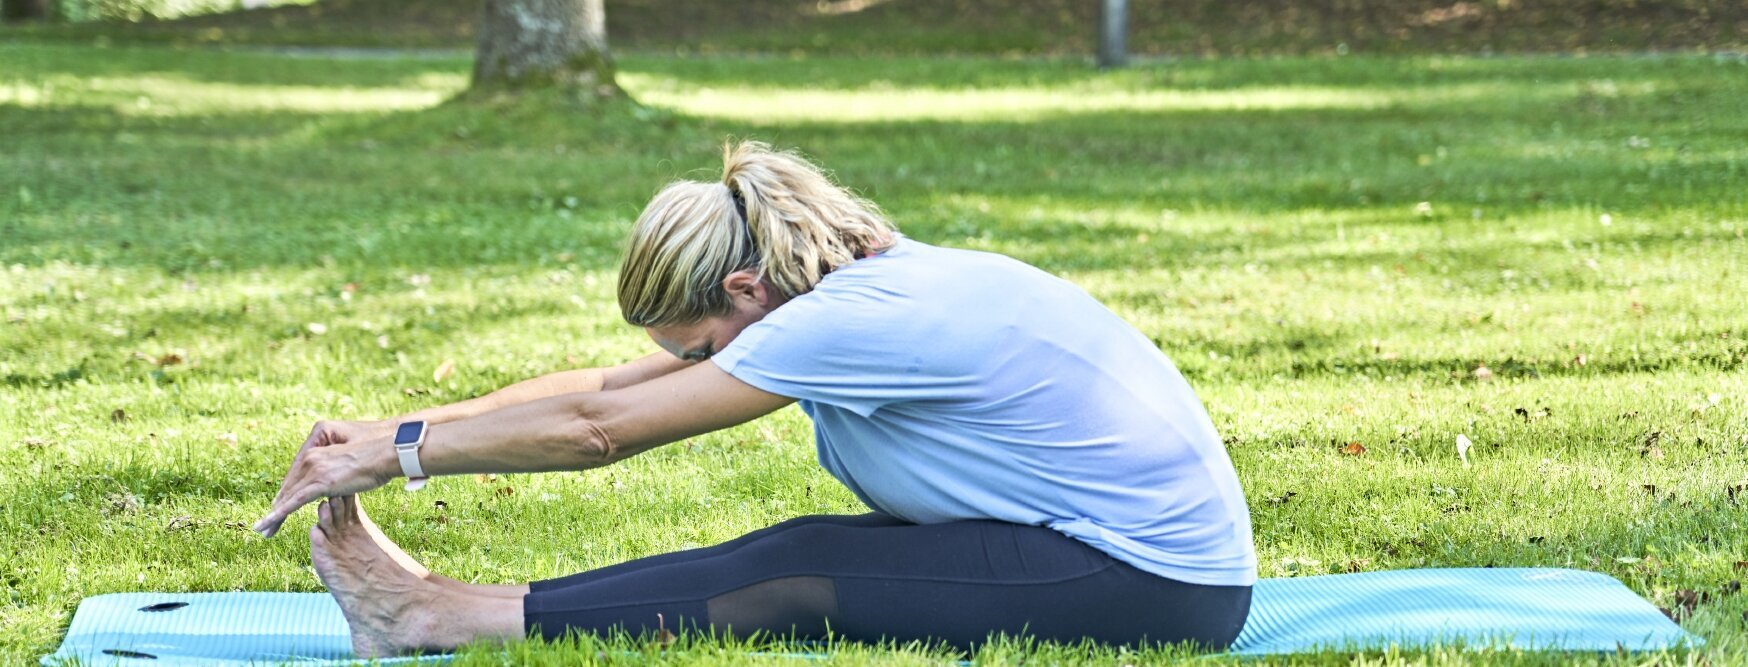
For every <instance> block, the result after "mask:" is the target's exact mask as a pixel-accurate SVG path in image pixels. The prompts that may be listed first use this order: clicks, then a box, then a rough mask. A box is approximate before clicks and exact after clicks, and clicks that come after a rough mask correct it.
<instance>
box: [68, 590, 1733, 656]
mask: <svg viewBox="0 0 1748 667" xmlns="http://www.w3.org/2000/svg"><path fill="white" fill-rule="evenodd" d="M1455 642H1462V643H1464V644H1466V645H1469V646H1498V647H1505V646H1509V647H1515V648H1521V649H1529V650H1564V651H1616V650H1621V649H1625V650H1628V651H1651V650H1657V649H1664V648H1674V647H1677V646H1682V645H1687V646H1692V647H1697V646H1699V645H1700V644H1702V643H1703V642H1702V641H1701V640H1700V639H1699V638H1698V637H1695V636H1694V635H1691V634H1689V633H1687V632H1686V631H1685V630H1682V629H1681V627H1680V626H1678V625H1676V624H1675V623H1673V622H1671V621H1670V620H1669V619H1668V618H1666V617H1664V616H1663V614H1662V612H1660V611H1658V610H1657V608H1656V607H1653V606H1651V604H1650V603H1649V602H1646V601H1645V600H1643V599H1641V598H1640V597H1639V596H1638V595H1636V594H1634V593H1633V592H1632V591H1631V590H1628V589H1627V587H1626V586H1623V585H1621V583H1620V582H1618V581H1615V580H1614V579H1613V578H1611V577H1608V576H1607V575H1603V574H1597V573H1595V572H1584V571H1581V570H1562V569H1545V568H1499V569H1491V568H1475V569H1426V570H1397V571H1392V572H1367V573H1361V574H1334V575H1326V576H1317V577H1298V578H1292V579H1265V580H1263V581H1261V582H1258V583H1257V585H1256V588H1255V591H1254V594H1253V601H1252V603H1251V608H1250V619H1249V621H1248V622H1247V623H1246V624H1245V628H1244V632H1243V633H1241V634H1240V635H1239V637H1238V641H1237V642H1235V643H1234V645H1233V647H1232V649H1231V651H1232V652H1233V653H1236V654H1239V655H1276V654H1285V653H1297V652H1303V651H1313V650H1317V649H1320V648H1335V649H1350V650H1352V649H1359V648H1367V647H1371V648H1379V647H1387V646H1389V645H1391V644H1397V645H1401V646H1405V647H1414V646H1428V645H1433V644H1439V643H1455ZM351 653H352V642H351V639H350V638H349V634H348V632H347V629H346V619H345V618H344V617H342V616H341V615H340V609H339V607H337V606H335V605H334V602H333V599H332V598H330V597H329V596H328V595H327V594H325V593H182V594H176V593H116V594H111V595H98V596H94V597H90V598H86V599H85V601H84V602H82V603H80V605H79V610H78V611H77V612H75V613H74V614H73V623H72V625H71V627H69V628H68V629H67V637H66V639H65V640H64V641H63V642H62V643H61V648H60V650H58V651H55V652H54V653H53V654H50V655H47V656H44V657H43V659H42V662H43V664H44V665H58V664H60V663H62V662H64V661H69V660H74V659H77V660H79V661H80V662H81V664H84V665H123V666H134V665H156V666H164V665H249V664H255V665H273V664H292V665H298V666H304V665H328V664H334V665H341V664H349V662H350V660H349V658H350V656H351ZM442 661H444V657H443V656H433V657H428V658H424V659H423V660H421V661H419V662H420V664H436V663H440V662H442ZM381 662H382V664H411V663H413V662H414V659H412V658H399V659H393V660H384V661H381Z"/></svg>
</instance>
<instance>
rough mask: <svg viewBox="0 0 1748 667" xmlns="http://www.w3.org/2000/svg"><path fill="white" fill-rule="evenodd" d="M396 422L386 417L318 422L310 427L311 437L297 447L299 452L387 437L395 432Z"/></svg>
mask: <svg viewBox="0 0 1748 667" xmlns="http://www.w3.org/2000/svg"><path fill="white" fill-rule="evenodd" d="M394 429H395V422H394V421H392V420H388V419H384V420H380V421H357V422H348V421H328V420H323V421H319V422H316V425H315V428H312V429H310V437H309V438H307V439H305V440H304V441H303V446H302V447H299V448H297V453H298V454H300V455H301V454H303V453H304V450H307V449H309V448H311V447H326V446H328V445H344V444H346V443H348V442H359V441H362V440H367V439H369V438H375V437H386V436H388V435H389V434H391V433H394Z"/></svg>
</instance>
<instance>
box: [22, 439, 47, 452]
mask: <svg viewBox="0 0 1748 667" xmlns="http://www.w3.org/2000/svg"><path fill="white" fill-rule="evenodd" d="M47 446H49V441H47V440H44V439H42V438H25V439H24V448H25V449H42V448H44V447H47Z"/></svg>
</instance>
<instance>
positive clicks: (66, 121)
mask: <svg viewBox="0 0 1748 667" xmlns="http://www.w3.org/2000/svg"><path fill="white" fill-rule="evenodd" d="M468 64H469V63H468V62H467V61H466V60H465V59H424V60H404V61H397V60H382V61H378V60H343V61H339V60H321V59H313V58H294V57H288V56H283V55H270V54H260V53H223V52H217V51H198V50H197V51H185V50H176V49H170V48H125V49H124V48H107V49H106V48H94V47H91V46H85V45H65V44H58V45H57V44H32V43H28V42H18V41H13V42H10V43H5V44H0V128H4V131H3V133H0V310H3V316H4V321H3V322H0V378H3V381H0V499H3V502H0V545H4V546H3V551H4V556H3V557H0V586H3V587H4V591H5V596H6V597H5V604H4V605H0V663H6V664H22V663H25V662H27V661H32V660H34V659H35V658H36V656H38V655H41V654H43V653H46V652H49V651H50V650H52V649H53V647H54V646H55V644H56V643H57V642H58V641H59V638H60V634H61V633H62V632H63V631H64V629H65V626H66V623H67V622H68V620H69V618H70V616H71V613H72V611H73V609H74V607H75V606H76V605H77V604H78V602H79V600H80V599H81V598H83V597H85V596H88V595H95V594H100V593H108V592H118V591H145V590H153V591H225V590H264V591H276V590H283V591H318V590H321V586H320V584H319V582H318V581H317V580H316V578H315V576H314V574H313V572H312V571H311V570H310V569H309V567H308V543H307V538H305V537H304V535H303V533H304V530H300V528H301V529H307V528H308V526H309V523H310V521H311V518H310V517H311V514H310V513H309V512H300V513H299V514H298V515H296V516H294V517H293V519H292V520H291V522H289V523H288V526H287V530H286V531H285V532H284V533H283V534H282V536H280V537H277V538H274V539H272V540H263V539H261V538H260V537H258V536H256V535H254V534H253V533H250V532H249V531H248V530H247V529H246V526H247V525H248V524H249V523H250V522H252V521H253V520H254V519H256V518H258V517H259V516H260V515H261V514H262V513H263V512H264V511H265V509H266V507H267V505H268V502H269V500H270V499H271V497H272V495H273V493H274V491H275V489H276V488H277V486H278V480H279V478H280V475H281V474H282V473H283V472H284V470H285V467H286V465H287V464H288V463H289V461H290V457H291V454H292V452H293V451H294V449H295V448H296V446H297V445H298V444H299V443H301V442H302V439H303V436H304V435H305V434H306V433H307V431H308V429H309V427H310V425H311V424H312V423H313V422H314V421H315V420H317V419H321V418H376V417H382V416H389V415H394V414H398V413H402V412H406V411H411V410H414V409H416V408H419V407H423V406H427V405H431V404H435V403H439V402H450V401H455V400H459V399H462V398H466V397H470V396H474V395H477V394H480V393H483V392H487V391H490V390H492V389H494V388H496V387H499V386H501V385H504V384H507V383H509V382H512V381H515V380H518V379H522V378H525V377H528V376H531V375H535V374H539V373H545V372H550V371H556V370H561V369H567V368H574V367H580V366H596V365H606V364H613V363H617V362H619V361H622V360H625V359H627V358H630V357H632V356H635V355H640V354H643V353H645V352H646V351H649V350H651V349H652V346H651V344H650V343H649V342H648V341H647V339H646V338H644V336H643V334H642V332H640V331H638V330H636V329H633V328H631V327H628V326H626V325H624V324H622V323H621V322H620V320H619V318H618V311H617V308H616V306H615V304H614V299H613V292H612V285H613V283H614V276H615V269H616V262H617V256H618V253H619V251H620V244H621V243H622V241H623V239H624V237H625V235H626V233H627V230H628V228H629V224H630V221H631V220H632V219H633V217H635V215H636V213H637V211H638V210H639V209H640V208H641V206H642V204H643V203H644V202H645V201H646V200H647V198H648V197H649V196H650V195H651V194H653V193H654V191H655V190H656V189H657V188H658V187H659V186H660V185H661V184H663V183H664V182H666V181H667V180H669V179H672V178H677V177H694V178H704V179H710V178H714V177H715V175H716V172H715V169H716V168H717V165H719V158H718V154H717V146H718V145H719V144H720V142H721V141H723V140H724V139H725V138H726V137H731V136H732V137H754V138H760V139H765V140H768V141H771V142H773V143H776V144H778V145H781V146H794V147H799V148H801V149H803V150H804V151H806V152H807V153H809V154H810V155H812V156H814V157H815V158H817V159H818V160H819V161H821V162H822V163H823V164H825V165H827V166H828V167H830V168H832V169H834V170H835V171H836V172H837V174H838V176H839V178H840V179H841V180H842V181H843V182H845V183H848V184H851V185H853V186H855V187H857V188H859V189H861V190H862V191H863V192H864V193H865V194H867V195H868V196H870V197H872V198H873V199H874V200H876V201H878V202H880V203H881V204H882V205H884V206H885V207H886V208H887V209H888V210H889V212H890V213H891V214H892V217H893V218H894V219H895V220H896V221H897V222H898V224H899V225H900V227H901V228H902V229H903V230H905V232H906V233H908V234H909V235H911V236H913V237H915V238H918V239H921V240H924V241H927V242H930V243H937V244H942V245H949V246H957V247H966V248H977V249H987V250H994V251H999V252H1003V253H1007V254H1010V255H1013V256H1015V257H1019V258H1021V259H1024V260H1026V261H1029V262H1032V263H1034V264H1037V265H1038V266H1041V267H1043V268H1045V269H1047V270H1050V271H1052V272H1056V273H1058V274H1061V275H1063V276H1065V277H1067V278H1069V279H1071V280H1073V281H1074V282H1076V283H1078V284H1080V285H1082V286H1084V287H1085V288H1086V289H1087V290H1089V291H1090V292H1091V293H1092V294H1094V295H1095V296H1096V297H1098V298H1099V299H1101V300H1102V301H1104V302H1105V303H1106V304H1108V305H1109V306H1110V307H1111V308H1113V309H1115V310H1116V311H1117V312H1118V313H1120V314H1121V315H1123V316H1124V317H1125V318H1127V319H1128V320H1129V321H1130V322H1132V323H1134V325H1135V326H1136V327H1138V328H1140V329H1141V330H1142V331H1143V332H1145V333H1146V334H1147V335H1149V336H1151V337H1152V338H1153V339H1155V340H1156V341H1158V343H1159V345H1160V347H1161V348H1162V349H1163V350H1165V351H1166V353H1167V354H1169V355H1170V356H1171V357H1172V358H1173V359H1174V360H1175V361H1176V362H1177V363H1178V365H1179V366H1180V367H1181V368H1182V369H1183V371H1184V372H1185V374H1186V375H1187V376H1188V377H1189V378H1190V380H1191V382H1192V384H1193V385H1194V386H1196V387H1197V388H1198V390H1199V392H1200V393H1201V395H1202V397H1203V400H1204V401H1205V402H1206V404H1207V406H1208V409H1209V411H1210V413H1211V414H1212V415H1213V417H1214V420H1215V423H1216V424H1217V425H1218V426H1219V427H1220V429H1221V432H1222V433H1223V435H1224V436H1225V438H1226V443H1227V446H1228V448H1229V450H1230V452H1231V454H1232V457H1233V459H1234V461H1235V462H1236V464H1237V467H1238V473H1239V477H1240V479H1241V480H1242V481H1243V483H1244V485H1245V489H1246V492H1247V496H1248V498H1249V501H1250V507H1251V511H1252V517H1253V521H1254V523H1255V528H1256V544H1257V550H1258V552H1259V556H1260V558H1261V572H1262V575H1263V576H1265V577H1286V576H1302V575H1311V574H1323V573H1331V572H1346V571H1371V570H1385V569H1397V568H1410V567H1448V566H1486V565H1495V566H1551V567H1578V568H1586V569H1593V570H1598V571H1602V572H1606V573H1608V574H1610V575H1613V576H1615V577H1618V578H1620V579H1622V580H1623V581H1625V582H1626V583H1627V585H1629V586H1630V587H1632V588H1633V589H1634V590H1635V591H1638V592H1639V593H1641V594H1643V595H1645V596H1646V597H1647V598H1649V599H1650V600H1652V601H1653V602H1655V603H1657V604H1658V605H1660V606H1662V607H1665V608H1667V609H1669V610H1671V612H1673V613H1675V614H1676V615H1677V616H1679V617H1680V618H1681V621H1682V624H1683V625H1684V626H1685V627H1687V628H1689V629H1690V630H1692V631H1694V632H1696V633H1698V634H1700V635H1702V636H1704V637H1705V638H1707V640H1708V641H1709V642H1710V644H1709V646H1708V647H1707V648H1706V649H1704V650H1703V651H1701V652H1698V653H1690V654H1681V655H1674V656H1665V658H1666V659H1667V661H1670V662H1686V661H1702V660H1703V661H1710V662H1711V663H1713V664H1739V663H1742V662H1744V661H1748V596H1744V595H1743V594H1741V593H1740V592H1737V589H1739V586H1736V587H1732V586H1731V582H1734V581H1739V580H1742V579H1748V531H1745V526H1744V524H1745V523H1748V409H1745V408H1748V373H1744V370H1745V365H1748V311H1745V309H1744V307H1743V306H1744V303H1745V302H1748V299H1745V298H1744V294H1745V293H1748V240H1745V239H1744V233H1745V232H1748V187H1745V186H1748V113H1745V112H1744V108H1743V106H1742V100H1743V99H1748V61H1745V60H1743V59H1740V58H1723V57H1666V58H1628V57H1594V58H1537V57H1510V58H1480V59H1477V58H1463V57H1406V58H1395V59H1369V58H1357V57H1348V58H1336V57H1328V58H1322V57H1317V58H1280V59H1268V60H1245V59H1237V60H1200V61H1183V62H1176V63H1170V64H1160V65H1152V66H1146V67H1141V68H1137V69H1132V70H1127V71H1121V72H1114V73H1103V74H1100V73H1092V72H1090V71H1088V70H1087V69H1086V68H1085V67H1084V66H1083V65H1081V64H1080V63H1078V62H1066V61H1063V62H1058V61H1048V60H1026V61H1014V60H985V59H973V58H956V59H948V60H930V59H920V58H919V59H909V58H859V59H830V58H810V59H787V58H781V57H776V58H773V57H758V58H734V59H722V58H718V59H696V58H683V57H656V56H650V55H643V56H634V57H628V58H624V59H623V61H622V68H623V72H624V73H623V83H624V84H625V86H626V87H627V88H628V89H629V90H630V91H632V92H633V93H634V94H635V95H636V96H637V97H638V98H639V99H641V100H643V101H644V102H645V103H647V105H648V106H647V107H645V108H640V109H635V110H632V109H607V110H601V111H596V112H571V113H554V112H551V111H542V110H539V109H533V108H527V109H502V108H482V107H472V106H465V105H457V104H442V101H443V100H444V99H445V98H446V97H447V96H448V95H450V94H451V93H453V92H455V91H457V90H458V89H460V88H461V87H462V86H464V85H465V82H466V72H467V68H468ZM451 362H452V363H453V368H454V370H453V372H452V373H450V374H447V375H446V376H445V375H443V374H440V373H437V371H438V369H439V367H441V366H446V365H448V364H449V363H451ZM1458 435H1466V436H1467V437H1468V438H1470V439H1472V440H1473V442H1474V443H1475V446H1474V448H1473V449H1472V450H1470V451H1469V452H1468V464H1467V465H1465V464H1464V462H1462V461H1460V460H1459V458H1458V455H1457V451H1456V448H1455V445H1454V443H1455V440H1456V438H1457V436H1458ZM810 438H811V436H810V430H809V425H808V424H807V423H806V420H805V418H804V417H803V416H802V415H800V413H799V412H798V411H796V410H794V409H787V410H784V411H782V412H780V413H779V414H777V415H775V416H772V417H769V418H766V419H763V420H760V421H758V422H756V423H752V424H748V425H745V426H742V427H739V428H735V429H731V430H729V431H726V432H722V433H718V434H713V435H710V436H706V437H700V438H696V439H693V440H690V441H687V442H685V443H680V444H675V445H671V446H668V447H665V448H662V449H659V450H656V451H654V452H651V453H649V454H646V455H643V456H641V457H638V458H636V459H633V460H631V461H628V462H626V463H625V464H622V465H619V466H616V467H613V468H608V469H600V470H591V471H586V472H576V473H563V474H550V475H539V476H535V475H508V476H501V477H495V478H471V477H469V478H450V479H442V480H438V481H436V482H435V483H434V484H432V488H430V489H428V490H426V491H424V492H421V493H417V494H409V493H405V492H401V491H398V490H393V489H389V490H381V491H377V492H373V493H371V494H369V495H367V496H366V497H365V504H366V506H367V507H368V508H369V509H370V510H371V511H372V512H373V513H374V515H375V516H376V518H377V520H378V521H379V522H380V523H381V524H382V525H383V527H384V529H385V530H386V531H387V532H388V533H389V534H390V535H391V536H392V537H394V538H396V539H397V540H400V541H401V543H402V544H403V545H404V546H405V547H406V548H407V550H408V551H409V552H410V553H412V554H413V555H414V556H416V557H419V558H421V559H422V560H424V561H425V562H426V563H427V564H428V565H430V566H431V568H432V569H433V570H436V571H438V572H442V573H445V574H449V575H452V576H455V577H457V578H460V579H463V580H472V581H479V582H518V581H526V580H529V579H532V578H544V577H551V576H556V575H560V574H565V573H569V572H573V571H576V570H580V569H585V568H591V567H597V566H602V565H607V564H610V563H614V562H617V561H620V560H624V559H627V558H633V557H637V556H642V555H647V554H653V553H659V552H665V551H669V550H673V549H679V548H683V547H689V546H695V545H706V544H711V543H715V542H718V541H721V540H725V539H728V538H730V537H733V536H736V535H739V534H741V533H743V532H746V531H748V530H751V529H754V528H757V527H760V526H764V525H768V524H770V523H774V522H777V521H779V520H782V519H785V518H788V517H792V516H797V515H801V514H807V513H817V512H855V511H859V507H858V506H857V503H856V501H855V500H854V498H853V497H852V496H851V495H850V494H849V493H848V492H847V491H846V490H844V489H843V488H842V487H840V486H839V485H838V484H837V483H836V482H834V481H833V480H831V479H830V478H829V477H828V476H827V475H826V474H825V473H823V472H822V471H821V470H819V469H818V468H817V466H816V465H815V463H814V461H813V445H812V442H811V439H810ZM1350 443H1358V446H1357V447H1356V446H1353V445H1350ZM1352 452H1359V453H1352ZM629 644H630V646H631V647H632V648H637V647H638V645H637V644H636V643H635V642H630V643H629ZM618 646H620V647H622V648H623V647H624V646H625V643H623V642H622V643H621V644H619V645H618ZM681 647H682V648H683V650H681V651H678V652H676V653H674V654H671V655H669V656H668V657H669V658H671V659H672V660H671V661H673V662H699V663H703V662H716V661H720V660H724V659H727V658H729V657H733V656H738V655H740V654H739V652H738V651H739V650H740V647H739V646H737V645H733V644H724V643H721V642H711V641H699V642H687V643H684V644H682V645H681ZM599 648H601V647H599V646H597V645H592V644H589V645H585V644H576V645H541V644H520V645H517V646H516V647H515V648H514V649H513V650H514V651H515V652H516V654H517V655H518V656H519V658H518V659H519V660H521V661H528V662H547V663H552V664H573V663H575V662H577V661H580V660H585V659H592V658H593V656H595V655H596V651H597V650H598V649H599ZM652 655H654V651H653V649H648V648H644V649H642V652H640V653H638V654H637V655H635V656H632V657H629V658H626V660H628V661H639V660H641V659H642V657H644V656H652ZM943 655H944V654H940V653H930V652H927V651H923V650H919V649H914V648H913V649H902V650H877V649H845V650H844V651H843V652H841V653H839V654H838V660H840V661H843V662H865V661H877V660H878V661H886V660H892V659H895V658H897V659H903V660H909V661H913V662H932V663H938V662H939V661H940V660H941V658H942V657H943ZM1027 655H1030V656H1032V657H1033V658H1036V659H1042V660H1045V661H1068V662H1076V661H1083V660H1084V661H1095V662H1097V661H1117V660H1121V661H1127V662H1134V661H1137V660H1147V659H1157V658H1163V657H1168V656H1166V655H1164V654H1158V655H1142V656H1136V655H1114V654H1110V653H1104V652H1100V651H1095V650H1086V649H1081V648H1075V647H1067V648H1063V647H1045V648H1028V647H1025V646H1021V645H1017V644H1004V645H1001V646H998V647H996V648H994V649H991V651H990V652H989V653H986V654H984V655H982V656H980V657H981V658H983V659H988V660H990V661H1001V662H1006V661H1013V660H1016V659H1018V658H1019V657H1022V656H1027ZM1579 657H1581V658H1583V659H1584V660H1590V661H1595V662H1603V663H1610V664H1617V663H1618V664H1640V663H1641V662H1642V660H1643V658H1642V657H1635V658H1626V657H1619V656H1579ZM1573 659H1575V658H1574V657H1573V656H1535V655H1522V654H1517V653H1513V652H1510V651H1490V652H1481V653H1463V652H1460V651H1457V650H1454V649H1452V650H1442V651H1436V652H1432V653H1414V652H1410V653H1389V654H1382V655H1379V654H1373V655H1366V656H1358V657H1355V656H1348V655H1341V654H1325V655H1320V656H1308V657H1304V658H1302V659H1299V660H1298V662H1306V663H1348V662H1350V661H1351V662H1353V663H1355V664H1368V665H1369V664H1396V663H1422V662H1425V663H1434V664H1468V663H1487V664H1492V663H1500V662H1507V663H1529V664H1539V663H1543V662H1546V663H1561V662H1566V661H1569V660H1573ZM498 660H499V658H498V657H497V654H495V653H492V652H489V651H485V650H479V651H475V652H472V653H469V654H467V656H465V657H464V659H463V661H462V664H497V663H498ZM749 660H750V659H749ZM765 662H766V663H767V664H770V662H771V661H769V660H766V661H765Z"/></svg>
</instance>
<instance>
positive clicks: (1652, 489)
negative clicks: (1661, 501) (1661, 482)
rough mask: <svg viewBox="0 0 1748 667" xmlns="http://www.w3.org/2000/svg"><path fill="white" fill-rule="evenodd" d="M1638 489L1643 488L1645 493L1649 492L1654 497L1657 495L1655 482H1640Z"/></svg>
mask: <svg viewBox="0 0 1748 667" xmlns="http://www.w3.org/2000/svg"><path fill="white" fill-rule="evenodd" d="M1639 489H1640V490H1643V491H1644V492H1645V493H1649V494H1651V495H1652V496H1653V497H1655V496H1656V495H1657V485H1656V484H1640V485H1639Z"/></svg>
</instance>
